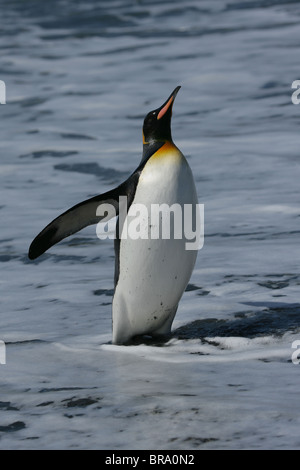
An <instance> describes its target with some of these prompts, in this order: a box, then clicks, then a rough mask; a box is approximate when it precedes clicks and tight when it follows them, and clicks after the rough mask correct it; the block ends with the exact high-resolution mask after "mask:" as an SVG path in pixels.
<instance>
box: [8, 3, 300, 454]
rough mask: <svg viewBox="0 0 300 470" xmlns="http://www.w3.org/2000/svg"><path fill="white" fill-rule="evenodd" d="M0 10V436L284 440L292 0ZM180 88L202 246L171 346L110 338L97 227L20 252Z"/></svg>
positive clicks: (176, 443) (291, 434) (82, 440)
mask: <svg viewBox="0 0 300 470" xmlns="http://www.w3.org/2000/svg"><path fill="white" fill-rule="evenodd" d="M0 11H1V18H2V21H1V30H0V50H1V54H0V80H3V81H4V82H5V84H6V91H7V96H6V104H5V105H0V113H1V123H2V124H1V126H0V149H1V154H0V181H1V182H0V197H1V199H0V215H1V221H2V223H1V231H0V266H1V278H0V289H1V311H0V315H1V316H0V319H1V329H0V339H1V340H3V341H5V343H6V357H7V363H6V365H0V376H1V390H2V392H1V397H0V447H1V448H2V449H7V448H14V449H16V448H18V449H21V448H26V449H28V448H44V449H45V448H93V449H94V448H104V449H130V448H143V449H145V448H149V449H150V448H152V449H187V448H189V449H198V448H200V449H201V448H226V449H227V448H270V447H271V448H297V447H299V444H300V442H299V439H298V438H297V436H298V433H297V432H296V430H297V429H299V419H298V417H297V414H296V413H295V409H297V406H298V394H297V390H298V389H299V369H298V367H299V366H297V365H296V364H293V363H292V362H291V355H292V352H293V349H292V344H293V341H295V340H298V339H299V335H300V332H299V325H300V313H299V285H300V274H299V234H300V228H299V227H300V226H299V222H300V208H299V180H300V165H299V123H300V117H299V116H300V114H299V113H300V107H299V106H296V105H293V104H292V101H291V96H292V92H293V90H292V89H291V85H292V82H293V81H294V80H297V79H300V76H299V66H298V52H299V44H298V43H299V41H298V39H297V38H298V37H299V16H300V5H299V2H297V1H287V2H283V1H278V0H277V1H269V0H265V1H240V2H237V1H228V2H226V1H225V2H223V1H218V0H213V1H195V0H192V1H187V2H179V1H174V0H172V1H170V2H167V1H161V0H160V1H151V2H150V1H122V2H121V1H114V0H113V1H100V2H96V1H85V2H83V1H66V0H65V1H62V0H61V1H58V0H56V1H52V2H41V1H37V0H35V1H34V0H31V1H30V0H28V1H21V0H18V1H0ZM177 85H181V86H182V88H181V90H180V93H179V94H178V96H177V98H176V103H175V106H174V110H173V123H172V133H173V138H174V141H175V143H176V144H177V146H178V147H179V148H180V149H181V150H182V152H183V153H184V154H185V155H186V157H187V158H188V160H189V163H190V166H191V168H192V170H193V172H194V176H195V180H196V185H197V191H198V197H199V202H200V203H203V204H204V206H205V243H204V247H203V249H202V250H201V251H200V252H199V255H198V259H197V264H196V267H195V271H194V273H193V276H192V279H191V281H190V284H189V286H188V289H187V292H186V293H185V295H184V297H183V299H182V302H181V304H180V307H179V310H178V313H177V316H176V320H175V322H174V332H173V337H172V338H171V340H170V341H169V342H167V343H165V344H159V345H157V344H151V343H150V344H134V345H132V346H130V347H127V348H125V347H113V346H112V345H111V344H110V341H111V299H112V293H113V290H112V289H113V269H114V251H113V244H112V243H111V240H106V241H101V242H100V240H98V239H97V237H96V233H95V227H90V228H88V229H86V230H84V231H82V232H80V233H78V234H76V235H75V236H73V237H71V238H69V239H66V240H65V241H64V242H62V243H61V244H59V245H57V246H55V247H53V249H51V250H50V251H49V252H48V253H46V254H45V255H44V256H43V257H41V258H40V259H38V260H37V261H36V262H30V261H29V260H28V258H27V250H28V246H29V244H30V242H31V241H32V239H33V237H34V236H35V235H36V234H37V233H38V232H39V231H40V230H41V229H42V228H43V227H44V226H45V225H46V224H47V223H48V222H50V221H51V220H52V219H53V218H54V217H56V216H57V215H58V214H59V213H61V212H62V211H64V210H66V209H68V208H69V207H70V206H72V205H74V204H75V203H77V202H80V201H82V200H84V199H86V198H87V197H90V196H93V195H96V194H99V193H101V192H104V191H107V190H108V189H110V188H112V187H114V186H116V185H118V184H119V183H120V182H122V181H123V180H124V179H125V178H126V177H127V175H129V174H130V173H131V172H132V170H134V168H136V166H137V165H138V163H139V161H140V158H141V151H142V137H141V129H142V123H143V119H144V116H145V115H146V114H147V112H148V111H149V110H151V109H154V108H156V107H158V106H159V105H161V104H162V102H163V101H165V99H166V98H167V96H169V94H170V93H171V91H172V90H173V89H174V88H175V86H177ZM187 394H188V396H187ZM1 403H2V405H1ZM156 429H160V435H159V436H158V435H157V432H156V431H155V430H156ZM161 436H163V438H162V437H161Z"/></svg>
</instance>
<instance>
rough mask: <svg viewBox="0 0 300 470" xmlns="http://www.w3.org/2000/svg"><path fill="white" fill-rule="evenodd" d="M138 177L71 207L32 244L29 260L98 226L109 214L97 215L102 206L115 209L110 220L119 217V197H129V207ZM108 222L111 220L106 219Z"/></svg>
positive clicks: (136, 174)
mask: <svg viewBox="0 0 300 470" xmlns="http://www.w3.org/2000/svg"><path fill="white" fill-rule="evenodd" d="M138 177H139V172H135V173H133V174H132V175H131V176H130V177H129V178H128V179H127V180H126V181H125V182H124V183H122V184H121V185H120V186H118V187H117V188H115V189H112V190H111V191H108V192H106V193H104V194H100V195H99V196H95V197H92V198H91V199H87V200H86V201H83V202H80V203H79V204H76V206H73V207H71V209H69V210H67V211H66V212H64V213H63V214H61V215H60V216H59V217H57V218H56V219H54V220H53V221H52V222H50V224H49V225H47V227H45V228H44V230H42V231H41V232H40V233H39V234H38V235H37V236H36V237H35V239H34V240H33V242H32V243H31V245H30V248H29V252H28V257H29V259H32V260H33V259H36V258H38V257H39V256H40V255H42V254H43V253H45V251H47V250H48V249H49V248H50V247H51V246H53V245H55V244H56V243H58V242H60V241H61V240H63V239H64V238H66V237H68V236H69V235H72V234H73V233H76V232H78V231H79V230H81V229H83V228H84V227H87V226H88V225H93V224H97V223H98V222H100V221H101V220H102V219H103V218H104V217H107V214H105V215H102V216H97V215H96V211H97V208H98V207H99V205H101V204H111V205H112V206H113V207H114V208H115V214H112V215H111V217H110V218H112V217H113V216H114V215H118V214H119V197H120V196H127V198H128V199H127V205H128V203H129V204H130V203H131V201H132V199H133V197H134V194H135V189H136V184H137V180H138ZM106 220H109V219H108V218H106Z"/></svg>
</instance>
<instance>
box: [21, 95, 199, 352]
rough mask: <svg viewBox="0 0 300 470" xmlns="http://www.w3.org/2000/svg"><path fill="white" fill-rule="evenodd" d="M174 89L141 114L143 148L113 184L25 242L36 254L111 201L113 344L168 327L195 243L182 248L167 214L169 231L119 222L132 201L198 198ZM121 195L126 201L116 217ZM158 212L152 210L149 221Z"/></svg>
mask: <svg viewBox="0 0 300 470" xmlns="http://www.w3.org/2000/svg"><path fill="white" fill-rule="evenodd" d="M179 89H180V86H178V87H176V88H175V90H174V91H173V92H172V93H171V95H170V96H169V97H168V99H167V100H166V101H165V103H164V104H163V105H162V106H161V107H159V108H157V109H155V110H154V111H151V112H150V113H148V114H147V116H146V117H145V120H144V125H143V155H142V159H141V162H140V164H139V166H138V167H137V168H136V170H135V171H134V172H133V173H132V174H131V176H129V178H128V179H127V180H126V181H124V182H123V183H121V184H120V185H119V186H118V187H117V188H115V189H112V190H110V191H108V192H106V193H103V194H100V195H99V196H95V197H93V198H90V199H88V200H86V201H83V202H81V203H79V204H76V205H75V206H73V207H72V208H71V209H69V210H67V211H66V212H64V213H63V214H62V215H60V216H59V217H57V218H56V219H54V220H53V221H52V222H51V223H50V224H49V225H47V226H46V227H45V228H44V229H43V230H42V231H41V232H40V233H39V235H37V237H36V238H35V239H34V240H33V242H32V243H31V245H30V248H29V253H28V256H29V258H30V259H32V260H33V259H36V258H37V257H38V256H40V255H42V254H43V253H44V252H45V251H47V250H48V249H49V248H50V247H51V246H53V245H54V244H56V243H58V242H59V241H61V240H62V239H64V238H66V237H68V236H70V235H72V234H74V233H76V232H78V231H79V230H81V229H82V228H84V227H86V226H88V225H92V224H97V223H98V222H100V221H101V220H102V219H103V218H104V216H99V215H97V214H99V210H97V209H98V208H99V206H101V205H103V204H105V205H106V204H111V205H112V206H113V207H114V209H115V214H116V215H119V218H118V222H117V228H116V236H115V255H116V256H115V279H114V283H115V291H114V296H113V302H112V330H113V331H112V342H113V344H126V343H129V342H130V341H131V340H132V339H133V338H134V337H135V336H142V335H148V336H152V337H162V336H163V337H164V336H167V335H169V334H170V332H171V326H172V323H173V320H174V317H175V314H176V311H177V308H178V303H179V301H180V299H181V297H182V295H183V293H184V291H185V289H186V286H187V284H188V282H189V279H190V277H191V274H192V271H193V269H194V265H195V261H196V257H197V250H187V249H186V242H187V239H186V236H185V233H183V231H181V233H182V236H181V237H178V236H175V235H174V221H173V231H172V230H171V231H170V236H168V237H164V236H162V233H161V230H159V231H158V232H156V233H158V236H155V237H151V236H148V237H145V236H141V237H139V238H137V237H130V236H123V230H124V227H125V226H126V227H128V225H129V224H130V222H132V220H133V219H134V212H136V211H133V212H132V209H133V208H134V207H139V208H140V207H143V208H146V210H147V213H148V214H149V213H150V214H151V210H152V209H151V208H153V207H161V206H162V205H164V207H171V208H172V207H174V205H177V207H178V205H179V206H180V207H181V208H184V207H185V205H187V204H188V205H192V206H193V207H196V205H197V203H198V199H197V192H196V188H195V183H194V178H193V174H192V171H191V168H190V166H189V164H188V162H187V160H186V158H185V157H184V155H183V154H182V153H181V151H180V150H179V149H178V148H177V147H176V145H175V144H174V143H173V140H172V135H171V117H172V108H173V103H174V100H175V97H176V95H177V93H178V91H179ZM121 196H123V198H122V197H121ZM124 196H126V197H125V198H124ZM120 201H126V202H125V218H124V217H122V220H121V210H122V207H121V203H120ZM122 204H124V203H122ZM123 209H124V207H123ZM106 214H107V213H106ZM159 220H160V219H159ZM159 220H157V218H156V223H159ZM170 225H172V224H171V217H170ZM152 228H153V221H152V219H151V220H150V219H149V218H148V219H146V230H148V232H149V233H150V230H151V229H152ZM151 233H152V232H151ZM119 234H121V236H120V235H119Z"/></svg>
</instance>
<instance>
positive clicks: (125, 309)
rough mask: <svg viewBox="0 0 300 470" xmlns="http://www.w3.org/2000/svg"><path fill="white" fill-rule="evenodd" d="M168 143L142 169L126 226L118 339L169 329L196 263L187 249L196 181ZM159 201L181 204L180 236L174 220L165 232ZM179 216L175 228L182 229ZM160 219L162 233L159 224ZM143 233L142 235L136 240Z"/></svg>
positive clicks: (116, 310) (116, 306) (116, 314)
mask: <svg viewBox="0 0 300 470" xmlns="http://www.w3.org/2000/svg"><path fill="white" fill-rule="evenodd" d="M164 147H166V148H165V149H164ZM164 147H162V149H161V150H159V151H158V152H157V154H155V155H154V156H152V157H151V158H150V159H149V161H148V162H147V163H146V165H145V167H144V169H143V170H142V173H141V175H140V178H139V182H138V185H137V188H136V193H135V197H134V200H133V203H132V205H131V207H130V209H129V212H128V214H127V217H126V220H125V224H124V226H123V232H122V239H121V241H120V253H119V278H118V282H117V285H116V289H115V294H114V298H113V342H114V343H124V342H127V341H128V340H130V339H131V338H132V337H133V336H136V335H142V334H151V335H152V334H153V335H159V334H167V333H169V332H170V329H171V325H172V321H173V319H174V316H175V313H176V310H177V306H178V302H179V300H180V298H181V296H182V294H183V292H184V290H185V288H186V286H187V283H188V281H189V279H190V276H191V274H192V271H193V268H194V264H195V261H196V257H197V251H196V250H187V249H186V242H187V241H188V240H187V239H186V237H185V233H184V232H185V230H184V227H183V221H184V217H183V211H184V204H192V205H193V206H195V205H196V204H197V203H198V200H197V194H196V189H195V184H194V179H193V176H192V172H191V169H190V167H189V165H188V163H187V161H186V159H185V157H184V156H183V155H182V154H181V152H180V151H179V150H178V149H177V148H176V147H175V146H167V145H165V146H164ZM154 204H156V205H161V204H167V205H168V206H170V207H171V206H172V205H173V204H179V205H180V206H181V210H182V218H181V221H182V222H180V224H181V232H182V236H181V237H180V230H179V232H178V231H177V232H176V234H175V236H174V224H172V228H171V231H170V237H168V233H167V232H164V233H162V232H161V230H162V228H161V227H162V225H163V224H165V223H166V224H167V226H168V225H169V224H168V217H167V216H166V218H165V219H164V220H162V219H161V217H160V218H159V219H157V217H156V216H155V217H152V216H151V214H153V213H155V211H156V210H157V206H153V205H154ZM138 205H140V206H138ZM165 207H166V206H165ZM151 208H152V211H153V210H154V212H152V213H151ZM153 208H154V209H153ZM177 209H178V207H177ZM171 213H172V210H171ZM146 214H148V217H147V216H146ZM156 214H157V212H156ZM165 214H166V213H165ZM178 216H180V211H179V212H178V211H177V217H178ZM163 217H164V215H163ZM174 217H175V216H174ZM171 220H172V217H171ZM178 220H179V219H177V222H176V224H177V225H175V227H177V228H176V229H175V230H178V229H180V227H179V226H178ZM142 221H143V222H142ZM158 221H159V225H160V232H158V228H157V226H155V225H157V222H158ZM140 222H142V223H141V224H140ZM167 226H165V228H166V229H168V227H167ZM158 234H159V238H158V239H157V236H158ZM125 235H127V238H124V236H125ZM139 235H140V236H141V237H143V238H137V237H138V236H139ZM166 237H167V238H166ZM177 237H180V238H177ZM133 238H134V239H133Z"/></svg>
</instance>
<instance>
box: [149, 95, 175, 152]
mask: <svg viewBox="0 0 300 470" xmlns="http://www.w3.org/2000/svg"><path fill="white" fill-rule="evenodd" d="M180 88H181V87H180V86H178V87H176V88H175V90H174V91H173V92H172V93H171V95H170V96H169V98H168V99H167V101H165V103H164V104H163V105H162V106H161V107H160V108H158V109H155V110H154V111H150V113H148V114H147V116H146V117H145V120H144V126H143V143H144V144H150V143H153V142H157V141H172V135H171V117H172V107H173V103H174V100H175V97H176V95H177V93H178V91H179V89H180Z"/></svg>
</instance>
